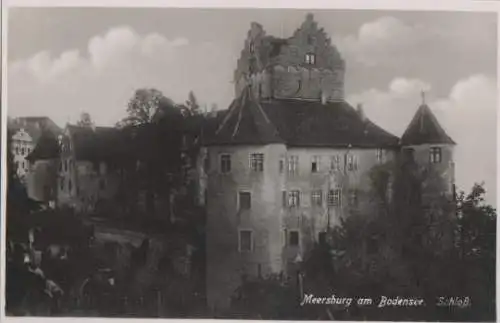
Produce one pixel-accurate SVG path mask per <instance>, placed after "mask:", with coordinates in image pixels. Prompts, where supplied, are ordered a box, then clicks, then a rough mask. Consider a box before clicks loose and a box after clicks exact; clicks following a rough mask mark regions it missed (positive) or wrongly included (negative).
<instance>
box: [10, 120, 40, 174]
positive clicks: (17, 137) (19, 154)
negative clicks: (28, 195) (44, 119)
mask: <svg viewBox="0 0 500 323" xmlns="http://www.w3.org/2000/svg"><path fill="white" fill-rule="evenodd" d="M34 147H35V143H34V142H33V138H32V137H31V136H30V135H29V134H28V133H27V132H26V131H25V130H24V129H22V128H21V129H19V131H17V132H16V133H15V134H14V135H13V136H12V154H13V158H14V165H16V167H17V169H16V172H17V175H18V176H19V177H20V178H21V180H25V177H26V175H27V173H28V172H29V162H28V161H27V160H26V157H27V156H28V154H29V153H30V152H31V151H33V149H34Z"/></svg>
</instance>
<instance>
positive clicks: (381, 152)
mask: <svg viewBox="0 0 500 323" xmlns="http://www.w3.org/2000/svg"><path fill="white" fill-rule="evenodd" d="M377 163H379V164H383V163H385V150H383V149H377Z"/></svg>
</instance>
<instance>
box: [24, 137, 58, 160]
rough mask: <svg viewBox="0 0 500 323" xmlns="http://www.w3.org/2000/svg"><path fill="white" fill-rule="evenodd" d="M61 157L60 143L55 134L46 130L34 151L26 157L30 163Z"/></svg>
mask: <svg viewBox="0 0 500 323" xmlns="http://www.w3.org/2000/svg"><path fill="white" fill-rule="evenodd" d="M58 156H59V143H58V141H57V138H56V136H55V134H54V133H52V132H51V131H48V130H44V131H43V132H42V134H41V135H40V138H39V139H38V142H37V144H36V146H35V148H34V149H33V151H32V152H31V153H30V154H29V155H28V156H27V157H26V159H27V160H29V161H30V162H33V161H36V160H43V159H53V158H57V157H58Z"/></svg>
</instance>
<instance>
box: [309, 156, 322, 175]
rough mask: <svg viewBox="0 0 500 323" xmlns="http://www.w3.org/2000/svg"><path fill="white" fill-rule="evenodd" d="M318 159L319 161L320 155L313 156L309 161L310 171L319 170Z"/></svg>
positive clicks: (315, 171)
mask: <svg viewBox="0 0 500 323" xmlns="http://www.w3.org/2000/svg"><path fill="white" fill-rule="evenodd" d="M320 161H321V157H320V156H313V158H312V161H311V172H313V173H317V172H319V165H320Z"/></svg>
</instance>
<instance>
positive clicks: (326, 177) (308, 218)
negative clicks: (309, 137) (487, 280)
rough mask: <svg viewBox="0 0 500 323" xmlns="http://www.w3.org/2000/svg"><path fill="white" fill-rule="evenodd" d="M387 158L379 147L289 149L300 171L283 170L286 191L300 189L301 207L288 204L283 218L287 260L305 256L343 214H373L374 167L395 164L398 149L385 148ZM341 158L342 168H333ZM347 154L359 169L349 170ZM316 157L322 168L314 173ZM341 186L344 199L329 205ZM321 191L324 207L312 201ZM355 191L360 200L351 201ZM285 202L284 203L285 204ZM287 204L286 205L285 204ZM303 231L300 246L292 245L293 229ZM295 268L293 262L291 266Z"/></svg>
mask: <svg viewBox="0 0 500 323" xmlns="http://www.w3.org/2000/svg"><path fill="white" fill-rule="evenodd" d="M383 152H384V155H383V156H384V157H383V159H381V160H380V161H379V160H378V159H377V149H359V148H352V149H332V148H289V149H288V151H287V156H286V157H287V159H290V157H291V156H297V157H298V171H297V172H295V173H291V172H289V170H288V169H287V167H285V171H284V172H283V176H284V177H285V186H284V187H283V188H282V190H286V191H287V192H289V191H292V190H298V191H300V207H289V206H287V207H284V208H283V220H284V223H285V228H284V229H286V230H287V231H286V232H283V236H284V238H286V239H287V240H286V241H284V248H283V259H284V260H285V261H286V262H287V264H289V265H291V262H292V263H293V262H294V260H295V259H296V258H297V255H300V257H301V258H303V257H304V254H305V253H307V251H308V250H310V248H311V247H312V246H313V244H314V242H318V240H319V234H320V233H321V232H325V231H326V230H327V228H328V225H330V227H334V226H336V225H339V224H340V223H341V222H340V221H341V218H342V217H346V216H348V215H349V214H351V213H353V212H359V213H361V214H369V213H370V210H371V207H372V206H373V205H372V204H371V203H372V202H371V200H372V197H373V195H374V191H373V189H372V182H371V178H370V174H371V171H372V169H373V167H374V166H376V165H382V164H385V163H391V162H393V161H394V160H395V157H396V151H392V150H384V151H383ZM333 156H338V157H339V158H340V169H332V168H331V158H332V157H333ZM347 156H353V157H354V158H355V160H356V161H357V167H356V169H355V170H348V168H347V167H346V166H344V165H345V161H346V158H348V157H347ZM313 158H315V159H316V158H319V170H318V171H317V172H312V161H313ZM287 166H288V165H287ZM332 189H340V191H341V200H340V205H338V206H329V205H328V191H329V190H332ZM313 191H321V193H322V194H321V196H322V201H321V206H319V205H315V204H313V203H312V192H313ZM353 192H355V194H356V197H357V203H355V204H352V205H351V204H350V201H349V199H350V194H352V193H353ZM281 204H282V203H281ZM282 205H283V204H282ZM294 230H297V231H299V238H300V243H299V246H297V247H295V246H290V244H289V236H288V235H289V233H290V231H294ZM290 268H293V265H291V266H290Z"/></svg>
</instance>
